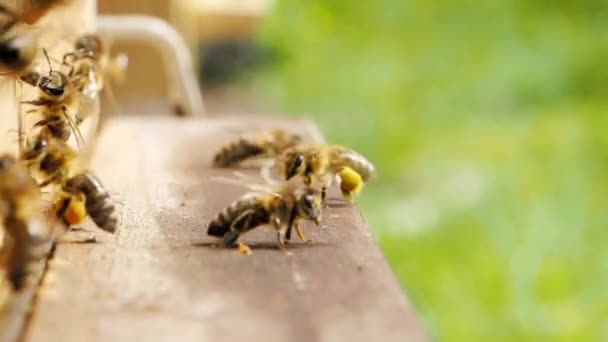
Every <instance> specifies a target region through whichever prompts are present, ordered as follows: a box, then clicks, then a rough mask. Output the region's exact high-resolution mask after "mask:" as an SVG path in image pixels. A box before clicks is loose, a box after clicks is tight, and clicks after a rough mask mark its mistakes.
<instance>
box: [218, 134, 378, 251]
mask: <svg viewBox="0 0 608 342" xmlns="http://www.w3.org/2000/svg"><path fill="white" fill-rule="evenodd" d="M255 159H267V160H271V161H272V162H271V163H270V164H269V163H266V165H265V166H264V167H263V168H262V169H261V171H262V175H263V176H264V177H263V178H264V179H265V180H266V181H267V182H268V183H270V184H269V185H272V188H271V189H268V190H266V191H260V192H251V193H248V194H246V195H244V196H243V197H241V198H240V199H238V200H237V201H235V202H233V203H232V204H230V205H229V206H228V207H227V208H225V209H223V210H222V211H220V212H219V213H218V214H217V216H216V217H215V218H214V219H213V220H212V221H211V222H210V223H209V226H208V228H207V234H209V235H211V236H215V237H218V238H221V242H220V245H222V246H224V247H227V246H232V245H234V244H238V248H239V251H240V252H241V253H243V254H250V253H251V250H250V249H249V247H248V246H247V245H245V244H243V243H242V242H237V239H238V238H239V236H240V235H241V234H243V233H245V232H248V231H250V230H252V229H254V228H257V227H260V226H270V227H272V228H273V229H274V230H276V234H277V246H278V247H279V249H281V250H283V251H285V250H286V243H287V242H288V241H289V240H290V239H291V233H292V230H295V231H296V234H297V235H298V237H299V238H300V240H302V241H304V242H308V240H306V238H305V236H304V233H303V232H302V230H301V228H300V226H299V224H298V223H299V221H300V220H309V221H313V222H315V223H316V224H317V225H319V222H320V219H321V212H322V209H323V207H324V206H325V202H326V193H327V189H328V188H329V187H330V186H331V185H332V183H334V182H337V183H338V184H339V186H340V190H341V191H342V195H343V197H344V198H345V199H346V200H348V201H351V202H352V201H353V199H354V196H355V195H357V194H358V193H359V192H360V191H361V189H362V187H363V185H364V183H365V182H368V181H369V180H371V179H372V178H373V177H374V174H375V170H374V166H373V165H372V163H370V162H369V161H368V160H367V159H366V158H365V157H363V156H362V155H361V154H359V153H357V152H355V151H353V150H351V149H348V148H346V147H343V146H339V145H319V144H306V143H304V142H303V140H302V138H301V137H300V136H299V135H296V134H291V133H288V132H286V131H284V130H279V129H275V130H271V131H268V132H265V133H262V134H260V135H259V136H252V137H249V138H247V137H241V138H239V139H238V140H236V141H232V142H230V143H228V144H227V145H225V146H223V147H222V148H221V149H220V150H219V151H218V152H217V153H216V154H215V156H214V159H213V164H214V165H215V166H216V167H222V168H232V167H238V166H240V165H243V164H244V163H247V162H249V161H251V160H255ZM273 169H274V170H275V171H278V173H279V174H280V177H281V179H280V180H279V181H275V180H273V179H271V177H270V171H272V170H273Z"/></svg>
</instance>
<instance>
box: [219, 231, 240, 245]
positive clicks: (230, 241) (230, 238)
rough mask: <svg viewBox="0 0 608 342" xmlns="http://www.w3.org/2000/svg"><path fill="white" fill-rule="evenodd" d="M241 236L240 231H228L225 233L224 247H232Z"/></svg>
mask: <svg viewBox="0 0 608 342" xmlns="http://www.w3.org/2000/svg"><path fill="white" fill-rule="evenodd" d="M238 238H239V233H238V232H235V231H233V230H231V231H228V232H227V233H226V234H224V238H223V239H222V247H230V246H234V243H235V242H236V240H237V239H238Z"/></svg>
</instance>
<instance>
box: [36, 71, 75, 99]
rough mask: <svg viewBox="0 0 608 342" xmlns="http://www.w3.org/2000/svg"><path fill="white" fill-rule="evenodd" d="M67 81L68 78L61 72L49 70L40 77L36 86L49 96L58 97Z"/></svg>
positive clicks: (63, 91)
mask: <svg viewBox="0 0 608 342" xmlns="http://www.w3.org/2000/svg"><path fill="white" fill-rule="evenodd" d="M67 83H68V79H67V77H66V76H65V75H64V74H63V73H61V72H58V71H51V72H50V73H49V74H48V75H45V76H42V77H41V78H40V84H39V85H38V87H39V88H40V90H42V91H43V92H44V93H45V94H47V95H48V96H50V97H60V96H62V95H63V94H64V93H65V87H66V85H67Z"/></svg>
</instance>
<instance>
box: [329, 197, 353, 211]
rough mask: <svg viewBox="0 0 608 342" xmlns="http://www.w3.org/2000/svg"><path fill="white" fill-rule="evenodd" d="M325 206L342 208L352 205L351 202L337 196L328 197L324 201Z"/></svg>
mask: <svg viewBox="0 0 608 342" xmlns="http://www.w3.org/2000/svg"><path fill="white" fill-rule="evenodd" d="M325 206H326V207H327V208H331V209H344V208H349V207H351V206H352V203H350V202H348V201H345V200H343V199H338V198H328V199H327V200H326V201H325Z"/></svg>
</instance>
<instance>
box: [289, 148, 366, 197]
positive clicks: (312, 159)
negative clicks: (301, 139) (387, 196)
mask: <svg viewBox="0 0 608 342" xmlns="http://www.w3.org/2000/svg"><path fill="white" fill-rule="evenodd" d="M279 161H280V167H281V170H282V172H283V176H284V177H285V179H291V178H292V177H294V176H300V177H302V179H303V181H304V183H305V184H307V185H311V184H316V183H320V184H321V187H322V199H323V200H325V197H326V191H327V188H328V187H329V186H330V185H331V183H332V182H333V181H334V179H335V178H337V179H338V181H339V182H340V190H341V191H342V195H343V196H344V198H345V199H346V200H348V201H351V202H352V201H353V200H354V196H355V195H357V194H358V193H359V192H360V191H361V189H362V188H363V185H364V183H365V182H368V181H369V180H370V179H372V178H373V177H374V175H375V169H374V166H373V164H372V163H371V162H369V161H368V160H367V159H366V158H365V157H363V156H362V155H360V154H359V153H357V152H355V151H353V150H351V149H348V148H346V147H342V146H339V145H298V146H294V147H292V148H289V149H287V150H286V151H285V152H284V153H283V154H282V155H281V157H280V158H279Z"/></svg>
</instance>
